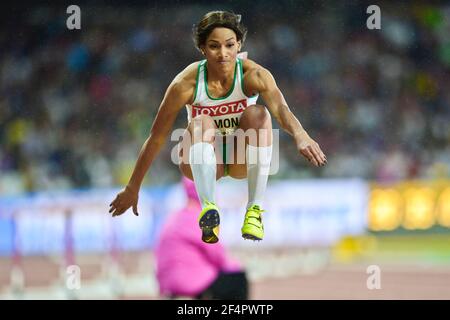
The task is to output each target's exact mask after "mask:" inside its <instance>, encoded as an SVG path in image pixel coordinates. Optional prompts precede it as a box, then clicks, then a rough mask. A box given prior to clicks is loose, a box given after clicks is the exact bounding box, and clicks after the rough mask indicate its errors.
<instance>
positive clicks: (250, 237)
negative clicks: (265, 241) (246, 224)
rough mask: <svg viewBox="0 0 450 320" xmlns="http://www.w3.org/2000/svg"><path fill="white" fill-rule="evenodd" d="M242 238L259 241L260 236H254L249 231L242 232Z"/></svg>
mask: <svg viewBox="0 0 450 320" xmlns="http://www.w3.org/2000/svg"><path fill="white" fill-rule="evenodd" d="M242 238H244V239H246V240H253V241H261V240H262V238H259V237H256V236H254V235H252V234H249V233H243V234H242Z"/></svg>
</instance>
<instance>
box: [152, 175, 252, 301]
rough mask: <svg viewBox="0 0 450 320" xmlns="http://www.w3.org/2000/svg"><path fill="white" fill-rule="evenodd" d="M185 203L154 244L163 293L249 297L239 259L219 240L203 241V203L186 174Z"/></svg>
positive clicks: (170, 217) (200, 297) (202, 296)
mask: <svg viewBox="0 0 450 320" xmlns="http://www.w3.org/2000/svg"><path fill="white" fill-rule="evenodd" d="M182 184H183V188H184V190H185V192H186V196H187V202H186V206H185V207H184V208H182V209H181V210H178V211H176V212H174V213H172V214H171V215H170V216H169V217H168V221H167V222H166V224H165V225H164V226H163V228H162V231H161V233H160V236H159V239H158V241H157V244H156V246H155V258H156V277H157V279H158V282H159V287H160V294H161V295H162V296H165V297H171V298H179V297H180V298H186V297H189V298H193V299H239V300H243V299H247V298H248V282H247V277H246V273H245V271H244V270H243V268H242V266H241V265H240V264H239V262H238V261H237V260H235V259H233V258H231V257H230V255H229V254H228V253H227V251H226V250H225V248H224V246H223V245H222V244H220V243H216V244H213V245H212V244H207V243H204V242H203V241H202V240H201V231H200V228H199V226H198V220H197V219H198V215H199V213H200V211H201V205H200V202H199V200H198V197H197V192H196V190H195V185H194V183H193V182H192V181H191V180H189V179H187V178H185V177H183V178H182Z"/></svg>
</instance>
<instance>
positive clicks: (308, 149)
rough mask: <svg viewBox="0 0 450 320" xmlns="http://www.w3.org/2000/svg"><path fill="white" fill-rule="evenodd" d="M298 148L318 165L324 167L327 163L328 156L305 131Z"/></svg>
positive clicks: (310, 160)
mask: <svg viewBox="0 0 450 320" xmlns="http://www.w3.org/2000/svg"><path fill="white" fill-rule="evenodd" d="M297 149H298V151H299V152H300V154H301V155H302V156H304V157H305V158H306V159H307V160H308V161H309V162H311V163H312V164H314V165H315V166H316V167H322V166H324V165H326V163H327V157H326V156H325V154H324V153H323V152H322V150H321V149H320V146H319V144H318V143H317V142H315V141H314V140H313V139H311V137H310V136H309V135H308V134H307V133H306V132H305V131H304V132H303V133H302V134H301V136H300V138H299V143H298V144H297Z"/></svg>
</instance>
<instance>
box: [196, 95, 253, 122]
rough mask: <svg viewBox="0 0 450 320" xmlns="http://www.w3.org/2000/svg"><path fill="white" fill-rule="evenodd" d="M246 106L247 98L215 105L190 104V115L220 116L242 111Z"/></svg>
mask: <svg viewBox="0 0 450 320" xmlns="http://www.w3.org/2000/svg"><path fill="white" fill-rule="evenodd" d="M245 108H247V99H243V100H239V101H235V102H231V103H227V104H222V105H217V106H192V117H193V118H195V117H196V116H198V115H201V114H204V115H207V116H210V117H220V116H225V115H228V114H233V113H242V112H244V110H245Z"/></svg>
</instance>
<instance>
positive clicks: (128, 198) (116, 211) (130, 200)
mask: <svg viewBox="0 0 450 320" xmlns="http://www.w3.org/2000/svg"><path fill="white" fill-rule="evenodd" d="M138 198H139V191H133V190H132V189H131V188H130V187H128V186H126V187H125V189H123V190H122V191H120V192H119V193H118V194H117V196H116V198H115V199H114V200H113V201H112V202H111V203H110V204H109V206H110V209H109V213H112V216H113V217H115V216H120V215H121V214H122V213H124V212H125V211H127V210H128V208H130V207H133V213H134V214H135V215H136V216H138V215H139V213H138V210H137V204H138Z"/></svg>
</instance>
